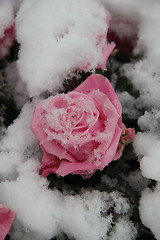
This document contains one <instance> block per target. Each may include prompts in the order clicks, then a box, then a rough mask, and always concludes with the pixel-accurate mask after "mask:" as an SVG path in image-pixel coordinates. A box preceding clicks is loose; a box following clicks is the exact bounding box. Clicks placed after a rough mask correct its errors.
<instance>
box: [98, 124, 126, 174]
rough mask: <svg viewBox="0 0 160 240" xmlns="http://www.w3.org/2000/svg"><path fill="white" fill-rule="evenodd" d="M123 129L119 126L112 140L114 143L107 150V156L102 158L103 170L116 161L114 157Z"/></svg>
mask: <svg viewBox="0 0 160 240" xmlns="http://www.w3.org/2000/svg"><path fill="white" fill-rule="evenodd" d="M121 133H122V129H121V128H120V127H119V126H118V125H117V126H116V130H115V133H114V136H113V139H112V142H111V144H110V146H109V148H108V149H107V151H106V153H105V155H104V156H103V157H102V158H101V162H102V164H101V169H103V168H104V167H105V166H107V165H108V164H109V163H110V162H111V161H113V160H114V156H115V153H116V150H117V147H118V144H119V139H120V137H121Z"/></svg>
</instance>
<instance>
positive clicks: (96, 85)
mask: <svg viewBox="0 0 160 240" xmlns="http://www.w3.org/2000/svg"><path fill="white" fill-rule="evenodd" d="M97 89H99V91H100V92H102V93H104V94H106V95H107V97H108V98H109V100H110V101H111V103H112V104H113V105H114V107H115V108H116V110H117V112H118V114H119V115H121V114H122V106H121V104H120V101H119V99H118V97H117V95H116V93H115V91H114V88H113V87H112V85H111V84H110V82H109V81H108V79H107V78H105V77H103V76H102V75H100V74H92V75H91V76H89V77H88V78H87V79H86V80H85V81H84V82H83V83H82V84H81V85H79V86H78V87H77V88H76V89H74V90H73V91H75V92H80V93H84V94H89V93H90V92H92V91H93V90H97Z"/></svg>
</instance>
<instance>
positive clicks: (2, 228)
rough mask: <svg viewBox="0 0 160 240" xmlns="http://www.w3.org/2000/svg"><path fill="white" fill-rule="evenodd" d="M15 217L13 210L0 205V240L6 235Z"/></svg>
mask: <svg viewBox="0 0 160 240" xmlns="http://www.w3.org/2000/svg"><path fill="white" fill-rule="evenodd" d="M15 216H16V213H15V212H14V211H13V210H10V209H9V208H7V207H5V206H3V204H1V203H0V240H3V239H4V238H5V236H6V235H7V233H8V231H9V229H10V228H11V225H12V223H13V220H14V218H15Z"/></svg>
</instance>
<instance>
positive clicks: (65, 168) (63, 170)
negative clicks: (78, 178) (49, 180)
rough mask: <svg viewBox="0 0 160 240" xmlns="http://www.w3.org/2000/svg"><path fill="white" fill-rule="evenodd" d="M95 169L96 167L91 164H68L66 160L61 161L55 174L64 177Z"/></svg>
mask: <svg viewBox="0 0 160 240" xmlns="http://www.w3.org/2000/svg"><path fill="white" fill-rule="evenodd" d="M92 169H96V166H95V165H94V164H93V163H84V162H83V163H79V162H76V163H70V162H68V161H67V160H62V161H61V163H60V166H59V168H58V170H57V171H56V174H58V175H60V176H62V177H64V176H65V175H67V174H69V173H74V171H78V170H81V171H85V170H92Z"/></svg>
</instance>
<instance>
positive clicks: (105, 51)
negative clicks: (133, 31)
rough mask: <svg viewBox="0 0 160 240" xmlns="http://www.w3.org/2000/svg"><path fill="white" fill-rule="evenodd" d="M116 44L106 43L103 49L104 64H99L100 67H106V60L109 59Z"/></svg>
mask: <svg viewBox="0 0 160 240" xmlns="http://www.w3.org/2000/svg"><path fill="white" fill-rule="evenodd" d="M115 46H116V45H115V44H114V43H112V44H106V46H105V47H104V48H103V49H102V54H103V58H104V60H105V61H104V64H100V65H98V68H102V69H103V68H105V67H106V62H107V59H108V58H109V56H110V54H111V53H112V51H113V49H114V48H115Z"/></svg>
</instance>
